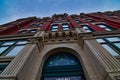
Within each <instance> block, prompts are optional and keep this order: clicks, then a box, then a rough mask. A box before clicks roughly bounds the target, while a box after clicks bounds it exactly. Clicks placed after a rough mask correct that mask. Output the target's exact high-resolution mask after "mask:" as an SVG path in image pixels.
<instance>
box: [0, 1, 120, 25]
mask: <svg viewBox="0 0 120 80" xmlns="http://www.w3.org/2000/svg"><path fill="white" fill-rule="evenodd" d="M113 10H120V0H0V24H4V23H7V22H10V21H13V20H16V19H19V18H25V17H31V16H37V17H44V16H52V15H53V14H55V13H56V14H59V13H68V14H79V13H81V12H84V13H90V12H97V11H101V12H103V11H113Z"/></svg>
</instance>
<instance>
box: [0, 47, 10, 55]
mask: <svg viewBox="0 0 120 80" xmlns="http://www.w3.org/2000/svg"><path fill="white" fill-rule="evenodd" d="M8 48H9V46H1V47H0V55H1V54H2V53H3V52H5V51H6V50H7V49H8Z"/></svg>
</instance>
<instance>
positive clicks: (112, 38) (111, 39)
mask: <svg viewBox="0 0 120 80" xmlns="http://www.w3.org/2000/svg"><path fill="white" fill-rule="evenodd" d="M106 39H107V40H109V41H110V42H114V41H120V38H118V37H109V38H106Z"/></svg>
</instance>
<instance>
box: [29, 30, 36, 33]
mask: <svg viewBox="0 0 120 80" xmlns="http://www.w3.org/2000/svg"><path fill="white" fill-rule="evenodd" d="M35 32H37V29H31V30H29V33H35Z"/></svg>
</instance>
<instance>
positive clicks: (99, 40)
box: [96, 39, 106, 43]
mask: <svg viewBox="0 0 120 80" xmlns="http://www.w3.org/2000/svg"><path fill="white" fill-rule="evenodd" d="M96 40H97V42H99V43H102V42H106V41H104V40H103V39H96Z"/></svg>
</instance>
